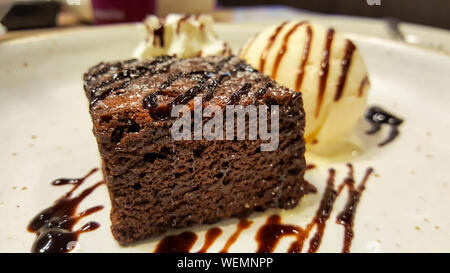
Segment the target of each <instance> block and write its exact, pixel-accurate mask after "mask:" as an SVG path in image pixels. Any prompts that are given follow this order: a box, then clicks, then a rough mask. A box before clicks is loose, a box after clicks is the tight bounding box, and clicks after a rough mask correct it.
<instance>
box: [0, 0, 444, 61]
mask: <svg viewBox="0 0 450 273" xmlns="http://www.w3.org/2000/svg"><path fill="white" fill-rule="evenodd" d="M168 13H185V14H187V13H193V14H198V13H210V14H212V15H213V17H214V19H215V20H216V21H217V22H234V23H241V24H244V23H254V24H255V23H258V24H268V23H273V22H275V21H281V20H286V19H293V18H297V19H298V18H306V19H308V20H310V19H311V20H316V21H321V22H322V21H323V22H325V23H327V24H329V25H334V26H338V27H340V28H341V29H342V30H343V31H348V32H354V33H355V32H356V33H359V34H365V35H373V36H378V37H383V38H392V39H397V40H404V41H406V42H411V43H419V44H422V45H425V46H431V47H433V48H435V49H438V50H442V51H446V52H450V36H449V33H450V0H278V1H273V0H189V1H186V0H127V1H124V0H58V1H42V0H40V1H33V0H28V1H27V0H21V1H12V0H0V23H1V25H0V41H2V40H8V39H14V38H17V37H23V36H25V35H31V34H35V33H37V32H39V31H43V29H45V30H47V31H48V30H49V29H63V28H70V27H80V26H92V25H99V24H112V23H125V22H140V21H142V20H143V19H144V18H145V16H146V15H147V14H156V15H158V16H161V17H163V16H165V15H167V14H168ZM354 18H357V19H358V20H352V19H354ZM371 18H372V19H371ZM365 22H367V24H369V22H370V24H371V25H370V27H366V28H365V25H364V23H365ZM374 22H377V23H378V25H377V26H375V23H374ZM411 25H414V26H415V28H414V30H412V28H411ZM417 25H419V26H417ZM36 29H39V30H36ZM430 31H431V32H433V35H429V37H423V35H425V36H426V35H427V34H426V33H425V32H430ZM431 37H433V38H432V39H431ZM436 37H438V39H437V40H436ZM430 40H433V41H430Z"/></svg>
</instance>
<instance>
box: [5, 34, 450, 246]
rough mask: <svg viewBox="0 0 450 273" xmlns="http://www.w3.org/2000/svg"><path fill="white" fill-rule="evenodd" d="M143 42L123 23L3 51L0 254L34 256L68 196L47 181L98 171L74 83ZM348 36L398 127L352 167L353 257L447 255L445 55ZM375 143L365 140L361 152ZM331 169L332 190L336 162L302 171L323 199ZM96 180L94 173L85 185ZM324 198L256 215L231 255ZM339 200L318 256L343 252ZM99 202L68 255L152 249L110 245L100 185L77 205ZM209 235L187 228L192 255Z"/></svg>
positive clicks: (376, 97)
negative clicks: (40, 229)
mask: <svg viewBox="0 0 450 273" xmlns="http://www.w3.org/2000/svg"><path fill="white" fill-rule="evenodd" d="M217 30H218V32H219V34H220V35H221V37H223V38H224V39H225V40H227V41H229V42H230V43H231V44H232V45H233V46H234V48H239V46H241V45H242V44H243V42H244V41H245V40H246V39H247V37H249V34H251V33H254V32H256V31H258V28H255V27H247V28H239V27H236V26H234V25H218V27H217ZM143 35H144V32H143V28H142V27H141V26H139V25H120V26H108V27H98V28H92V29H89V30H76V31H67V32H64V33H63V34H52V35H46V36H35V37H33V38H26V39H20V40H14V41H9V42H5V43H2V44H0V93H1V98H2V99H1V102H0V117H1V120H2V126H1V128H0V143H1V145H2V146H1V148H2V153H1V154H0V164H1V166H2V168H1V172H2V184H1V186H0V219H1V220H0V251H2V252H28V251H29V250H30V247H31V244H32V242H33V240H34V237H35V236H34V234H31V233H28V232H27V231H26V226H27V224H28V222H29V220H30V219H31V218H32V217H33V216H34V215H35V214H36V213H38V212H39V210H41V209H44V208H46V207H48V206H49V205H51V204H52V202H53V201H54V200H56V199H57V198H58V197H60V196H61V195H62V194H63V193H64V192H65V191H66V190H67V189H66V188H61V187H52V186H51V185H50V182H51V181H52V180H53V179H55V178H59V177H79V176H82V175H84V174H85V173H87V172H88V171H89V170H90V169H91V168H93V167H98V166H99V164H100V160H99V155H98V150H97V146H96V142H95V139H94V137H93V135H92V132H91V129H92V123H91V120H90V117H89V114H88V107H87V100H86V98H85V95H84V92H83V90H82V80H81V77H82V74H83V72H85V71H86V70H87V69H88V68H89V67H90V66H92V65H94V64H96V63H98V62H100V61H105V60H117V59H126V58H129V57H131V52H132V50H133V49H134V47H135V45H136V44H137V43H138V42H139V41H140V40H141V39H142V37H143ZM353 38H354V40H355V42H356V43H357V44H358V46H359V47H360V49H361V51H362V54H363V56H364V57H365V60H366V63H367V65H368V68H369V70H370V75H371V81H372V86H373V87H372V89H371V93H370V98H369V103H370V104H377V105H381V106H383V107H384V108H386V109H388V110H390V111H392V112H394V113H396V114H397V115H399V116H400V117H402V118H404V119H405V122H404V124H403V125H402V126H401V129H400V130H401V135H400V137H399V138H397V139H396V140H395V141H394V142H393V143H391V144H389V145H387V146H385V147H383V148H377V147H375V146H373V145H371V146H370V147H369V148H367V149H366V151H365V152H364V153H363V154H362V155H361V156H359V157H357V158H354V159H353V160H352V163H353V164H354V166H355V171H356V178H357V180H358V181H359V180H360V178H361V177H362V176H363V174H364V171H365V169H366V167H368V166H372V167H374V168H375V172H376V174H377V175H375V176H372V178H371V179H370V181H369V183H368V185H367V189H366V191H365V193H364V195H363V197H362V200H361V203H360V205H359V207H358V210H357V215H356V219H355V238H354V240H353V244H352V248H351V251H352V252H367V251H384V252H399V251H400V252H415V251H420V252H422V251H423V252H435V251H443V252H449V251H450V218H449V217H448V215H449V214H450V198H449V197H450V178H449V177H450V176H449V175H448V173H447V171H448V162H450V145H448V136H449V135H450V119H449V116H450V109H449V107H448V105H449V103H450V92H449V91H450V90H449V87H450V77H449V76H448V75H449V72H450V57H448V56H445V55H439V54H436V53H434V52H431V51H425V50H421V49H418V48H414V47H408V46H405V45H403V44H397V43H393V42H387V41H384V40H379V39H369V38H364V37H361V36H354V37H353ZM383 133H386V132H385V131H384V132H383ZM381 137H382V136H381V135H378V136H375V137H371V138H369V137H367V138H368V143H371V141H372V142H373V141H376V140H379V138H381ZM316 163H319V162H316ZM330 166H333V167H335V168H336V169H337V179H336V183H340V181H341V179H342V178H343V177H344V176H345V174H346V172H347V171H346V166H345V163H344V162H334V163H326V162H321V163H319V168H316V169H315V170H312V171H309V172H308V173H307V178H308V180H310V181H311V183H312V184H314V185H315V186H317V188H318V189H319V190H320V192H321V191H322V190H323V188H324V186H325V182H326V177H327V173H328V171H327V169H328V168H329V167H330ZM100 179H101V175H100V174H99V173H97V174H96V175H94V176H93V177H91V178H90V179H89V180H88V181H87V182H86V184H85V185H83V187H87V186H89V185H92V184H94V183H95V182H96V181H98V180H100ZM23 187H26V188H24V189H22V188H23ZM320 196H321V195H320V193H319V194H312V195H309V196H307V197H306V198H304V199H302V201H301V202H300V205H299V206H298V207H297V208H296V209H294V210H290V211H284V212H280V211H269V212H266V213H263V214H255V215H253V216H252V217H251V219H252V220H253V221H254V224H253V225H252V226H251V227H250V228H249V229H248V230H245V231H244V232H243V233H242V235H241V237H240V238H239V239H238V241H237V242H236V244H234V245H233V246H232V247H231V248H230V251H231V252H254V251H255V249H256V242H255V240H254V237H255V234H256V232H257V230H258V228H259V227H260V226H261V225H262V224H263V223H264V221H265V220H266V218H267V216H269V215H270V214H271V213H274V212H276V213H281V215H282V217H283V222H285V223H291V224H297V225H300V226H304V225H305V224H306V223H307V222H308V221H309V220H310V219H311V217H312V216H313V215H314V213H315V210H316V208H317V207H318V203H319V201H320ZM345 200H346V196H345V194H342V195H341V196H340V197H339V199H338V201H337V203H336V205H335V210H334V212H333V214H332V216H331V218H330V220H329V221H328V226H327V230H326V232H325V236H324V239H323V242H322V245H321V247H320V249H319V251H326V252H334V251H340V250H341V248H342V238H343V235H342V234H343V228H342V226H340V225H337V224H335V217H336V213H337V212H339V211H340V209H341V208H342V206H343V205H344V203H345ZM99 204H101V205H105V209H103V210H102V211H100V212H98V213H96V214H93V215H91V216H89V217H87V218H85V219H83V220H82V221H81V223H79V225H82V224H83V223H85V222H87V221H88V220H91V219H92V220H95V221H98V222H100V223H101V227H100V228H99V229H98V230H96V231H93V232H89V233H86V234H82V235H81V236H80V240H79V243H78V245H77V247H76V249H75V250H74V252H118V251H120V252H142V251H144V252H151V251H153V250H154V248H155V245H156V243H157V242H158V240H159V239H160V238H156V239H153V240H150V241H146V242H143V243H140V244H137V245H134V246H132V247H120V246H119V245H118V244H117V243H116V241H114V239H113V237H112V235H111V233H110V230H109V225H110V220H109V209H110V205H109V198H108V195H107V190H106V188H105V187H104V186H102V187H101V188H99V189H98V190H97V191H95V192H94V193H93V194H92V195H91V196H89V197H88V198H87V199H86V200H85V201H84V202H82V204H81V205H80V208H79V210H80V211H81V210H82V209H84V208H88V207H91V206H94V205H99ZM236 223H237V220H236V219H231V220H227V221H224V222H221V223H218V224H216V225H215V226H220V227H221V228H222V229H223V230H224V233H223V234H222V235H221V236H220V237H219V238H218V240H217V241H216V242H215V243H214V245H213V246H212V247H211V248H210V251H211V252H214V251H219V250H220V249H221V248H222V247H223V245H224V244H225V241H226V240H227V239H228V237H229V236H230V234H232V233H233V232H234V230H235V227H236V226H235V224H236ZM208 228H209V227H208V226H198V227H194V228H193V229H190V230H194V231H195V232H197V234H198V238H199V240H198V241H197V242H196V244H195V245H194V247H193V248H192V250H193V251H196V250H198V249H199V248H200V247H201V246H202V243H203V235H204V233H205V231H206V230H207V229H208ZM178 232H180V231H179V230H177V231H171V232H169V234H172V233H178ZM292 240H293V238H292V237H290V238H289V239H283V240H282V241H281V243H280V244H279V246H278V247H277V249H276V251H280V252H285V251H286V249H287V246H288V245H289V243H290V242H291V241H292Z"/></svg>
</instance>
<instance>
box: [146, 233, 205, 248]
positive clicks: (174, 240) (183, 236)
mask: <svg viewBox="0 0 450 273" xmlns="http://www.w3.org/2000/svg"><path fill="white" fill-rule="evenodd" d="M196 241H197V235H196V234H195V233H194V232H191V231H186V232H183V233H180V234H178V235H170V236H166V237H164V239H162V240H161V241H160V242H159V243H158V245H157V246H156V249H155V251H154V252H155V253H189V251H190V250H191V248H192V246H193V245H194V244H195V242H196Z"/></svg>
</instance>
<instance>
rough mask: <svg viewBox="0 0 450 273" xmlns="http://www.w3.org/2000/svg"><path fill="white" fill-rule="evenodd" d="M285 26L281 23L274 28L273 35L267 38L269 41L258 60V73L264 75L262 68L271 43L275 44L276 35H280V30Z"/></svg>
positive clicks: (284, 23)
mask: <svg viewBox="0 0 450 273" xmlns="http://www.w3.org/2000/svg"><path fill="white" fill-rule="evenodd" d="M286 24H287V22H283V23H282V24H281V25H279V26H278V27H276V28H275V31H274V33H272V35H271V36H270V37H269V41H268V42H267V45H266V47H265V48H264V51H263V52H262V54H261V58H260V59H259V71H261V73H264V66H265V64H266V59H267V55H269V51H270V49H271V48H272V45H273V43H274V42H275V39H276V38H277V36H278V34H279V33H280V31H281V29H283V27H284V26H285V25H286Z"/></svg>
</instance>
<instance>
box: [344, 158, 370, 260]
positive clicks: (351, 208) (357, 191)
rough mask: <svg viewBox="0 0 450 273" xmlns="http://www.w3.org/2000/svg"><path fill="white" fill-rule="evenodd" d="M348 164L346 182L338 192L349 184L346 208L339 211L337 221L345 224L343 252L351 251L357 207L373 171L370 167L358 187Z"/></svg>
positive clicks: (351, 167)
mask: <svg viewBox="0 0 450 273" xmlns="http://www.w3.org/2000/svg"><path fill="white" fill-rule="evenodd" d="M347 165H348V168H349V172H348V176H347V178H346V179H345V180H344V183H343V184H342V185H341V186H340V187H339V189H338V193H340V192H341V191H342V189H343V188H344V186H347V189H348V198H347V203H346V204H345V207H344V209H343V210H342V211H341V212H340V213H339V215H338V216H337V218H336V223H338V224H340V225H343V226H344V228H345V231H344V244H343V247H342V252H343V253H349V252H350V247H351V244H352V240H353V235H354V232H353V222H354V218H355V213H356V208H357V207H358V204H359V201H360V199H361V196H362V194H363V192H364V190H365V188H366V184H367V180H368V179H369V177H370V175H371V174H372V172H373V169H372V168H368V169H367V171H366V174H365V175H364V177H363V179H362V181H361V183H360V184H359V185H358V187H355V179H354V174H353V166H352V165H351V164H347Z"/></svg>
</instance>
